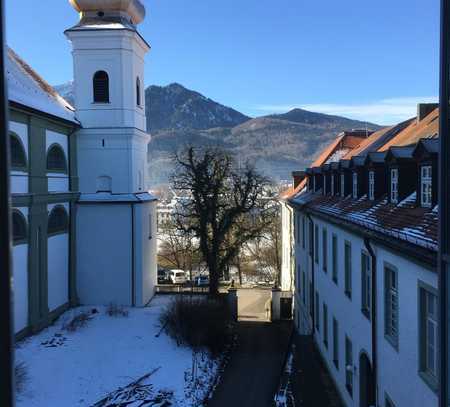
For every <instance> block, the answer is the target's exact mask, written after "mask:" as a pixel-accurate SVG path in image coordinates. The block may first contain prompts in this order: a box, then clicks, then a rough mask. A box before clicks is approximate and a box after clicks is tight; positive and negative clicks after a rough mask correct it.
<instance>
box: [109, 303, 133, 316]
mask: <svg viewBox="0 0 450 407" xmlns="http://www.w3.org/2000/svg"><path fill="white" fill-rule="evenodd" d="M106 313H107V314H108V315H109V316H110V317H127V316H128V310H126V309H125V308H124V307H122V306H121V305H117V304H115V303H113V302H111V303H110V304H109V305H108V308H106Z"/></svg>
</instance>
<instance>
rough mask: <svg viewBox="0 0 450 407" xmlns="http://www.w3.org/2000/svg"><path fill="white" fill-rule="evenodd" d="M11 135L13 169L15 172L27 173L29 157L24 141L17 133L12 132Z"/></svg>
mask: <svg viewBox="0 0 450 407" xmlns="http://www.w3.org/2000/svg"><path fill="white" fill-rule="evenodd" d="M10 135H11V138H10V146H11V167H12V169H13V170H18V171H26V169H27V155H26V153H25V148H24V146H23V144H22V140H20V138H19V136H18V135H17V134H16V133H13V132H11V133H10Z"/></svg>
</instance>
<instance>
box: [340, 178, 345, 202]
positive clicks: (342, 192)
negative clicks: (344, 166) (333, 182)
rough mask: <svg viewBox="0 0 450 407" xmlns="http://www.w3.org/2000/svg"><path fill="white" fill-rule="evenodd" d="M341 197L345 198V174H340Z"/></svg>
mask: <svg viewBox="0 0 450 407" xmlns="http://www.w3.org/2000/svg"><path fill="white" fill-rule="evenodd" d="M341 197H342V198H345V174H344V173H342V174H341Z"/></svg>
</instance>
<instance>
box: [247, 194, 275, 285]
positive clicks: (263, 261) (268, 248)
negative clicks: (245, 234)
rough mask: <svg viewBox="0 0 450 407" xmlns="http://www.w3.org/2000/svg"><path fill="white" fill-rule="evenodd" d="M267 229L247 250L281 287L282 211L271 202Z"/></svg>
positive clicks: (266, 212)
mask: <svg viewBox="0 0 450 407" xmlns="http://www.w3.org/2000/svg"><path fill="white" fill-rule="evenodd" d="M264 215H265V222H264V224H265V228H264V230H263V233H262V234H261V235H260V236H257V237H256V238H255V239H254V240H253V241H252V242H249V243H248V244H247V247H246V250H247V251H248V252H249V253H250V258H251V259H252V260H253V261H255V262H256V263H257V265H258V268H259V269H260V270H268V271H269V274H271V275H274V276H275V282H276V285H277V286H280V285H281V281H280V280H281V211H280V207H279V205H278V203H277V202H276V201H275V200H271V201H270V203H269V205H268V208H267V210H266V211H265V214H264Z"/></svg>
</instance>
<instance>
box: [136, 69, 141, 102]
mask: <svg viewBox="0 0 450 407" xmlns="http://www.w3.org/2000/svg"><path fill="white" fill-rule="evenodd" d="M141 98H142V97H141V80H140V78H139V76H138V77H137V78H136V105H137V106H139V107H141V106H142V99H141Z"/></svg>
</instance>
